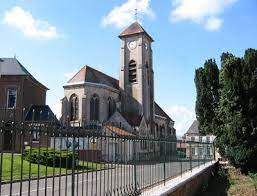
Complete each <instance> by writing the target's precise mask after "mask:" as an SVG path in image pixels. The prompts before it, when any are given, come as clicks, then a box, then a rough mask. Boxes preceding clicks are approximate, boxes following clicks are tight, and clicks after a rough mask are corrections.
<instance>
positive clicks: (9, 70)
mask: <svg viewBox="0 0 257 196" xmlns="http://www.w3.org/2000/svg"><path fill="white" fill-rule="evenodd" d="M0 75H2V76H4V75H11V76H13V75H15V76H30V78H31V79H32V80H33V81H34V82H36V83H37V84H39V85H40V86H41V87H43V88H44V89H46V90H48V88H47V87H46V86H44V85H43V84H41V83H40V82H39V81H37V80H36V79H35V78H34V77H33V76H32V75H31V74H30V73H29V72H28V70H27V69H26V68H25V67H24V66H23V65H22V64H21V63H20V62H19V61H18V60H17V59H16V58H0Z"/></svg>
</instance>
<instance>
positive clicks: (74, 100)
mask: <svg viewBox="0 0 257 196" xmlns="http://www.w3.org/2000/svg"><path fill="white" fill-rule="evenodd" d="M78 117H79V99H78V96H77V95H75V94H73V95H72V96H71V97H70V120H71V121H74V120H78Z"/></svg>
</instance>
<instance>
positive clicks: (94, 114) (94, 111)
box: [90, 94, 99, 121]
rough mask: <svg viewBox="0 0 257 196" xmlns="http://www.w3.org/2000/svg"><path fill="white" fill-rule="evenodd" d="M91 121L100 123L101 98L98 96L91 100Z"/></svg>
mask: <svg viewBox="0 0 257 196" xmlns="http://www.w3.org/2000/svg"><path fill="white" fill-rule="evenodd" d="M90 120H93V121H99V97H98V95H96V94H95V95H93V96H92V97H91V99H90Z"/></svg>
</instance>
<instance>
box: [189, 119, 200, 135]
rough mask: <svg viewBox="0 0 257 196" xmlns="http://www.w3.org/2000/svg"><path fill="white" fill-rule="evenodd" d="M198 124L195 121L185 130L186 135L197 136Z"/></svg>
mask: <svg viewBox="0 0 257 196" xmlns="http://www.w3.org/2000/svg"><path fill="white" fill-rule="evenodd" d="M198 125H199V122H198V121H197V120H195V121H194V122H193V123H192V125H191V126H190V127H189V129H188V130H187V132H186V134H191V135H194V134H195V135H196V134H199V129H198Z"/></svg>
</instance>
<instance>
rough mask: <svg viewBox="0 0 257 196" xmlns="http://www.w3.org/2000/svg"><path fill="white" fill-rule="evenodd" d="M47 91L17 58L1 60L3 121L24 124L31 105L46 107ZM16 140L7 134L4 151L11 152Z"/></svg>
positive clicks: (0, 112) (0, 101) (1, 112)
mask: <svg viewBox="0 0 257 196" xmlns="http://www.w3.org/2000/svg"><path fill="white" fill-rule="evenodd" d="M47 90H48V88H47V87H45V86H44V85H43V84H41V83H40V82H39V81H37V80H36V79H35V78H34V77H33V76H32V75H31V74H30V73H29V72H28V71H27V70H26V68H25V67H24V66H23V65H22V64H21V63H20V62H19V61H18V60H17V59H16V58H0V120H1V121H4V122H5V123H8V122H17V123H19V122H22V121H23V120H24V117H25V114H26V113H27V112H28V110H29V108H30V106H31V105H45V103H46V92H47ZM15 138H17V136H16V137H15ZM15 138H12V136H11V135H10V133H8V132H7V133H5V135H4V140H3V150H7V151H8V150H10V148H11V144H12V142H14V140H15ZM17 139H18V138H17ZM17 142H18V141H17ZM15 149H16V148H15Z"/></svg>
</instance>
